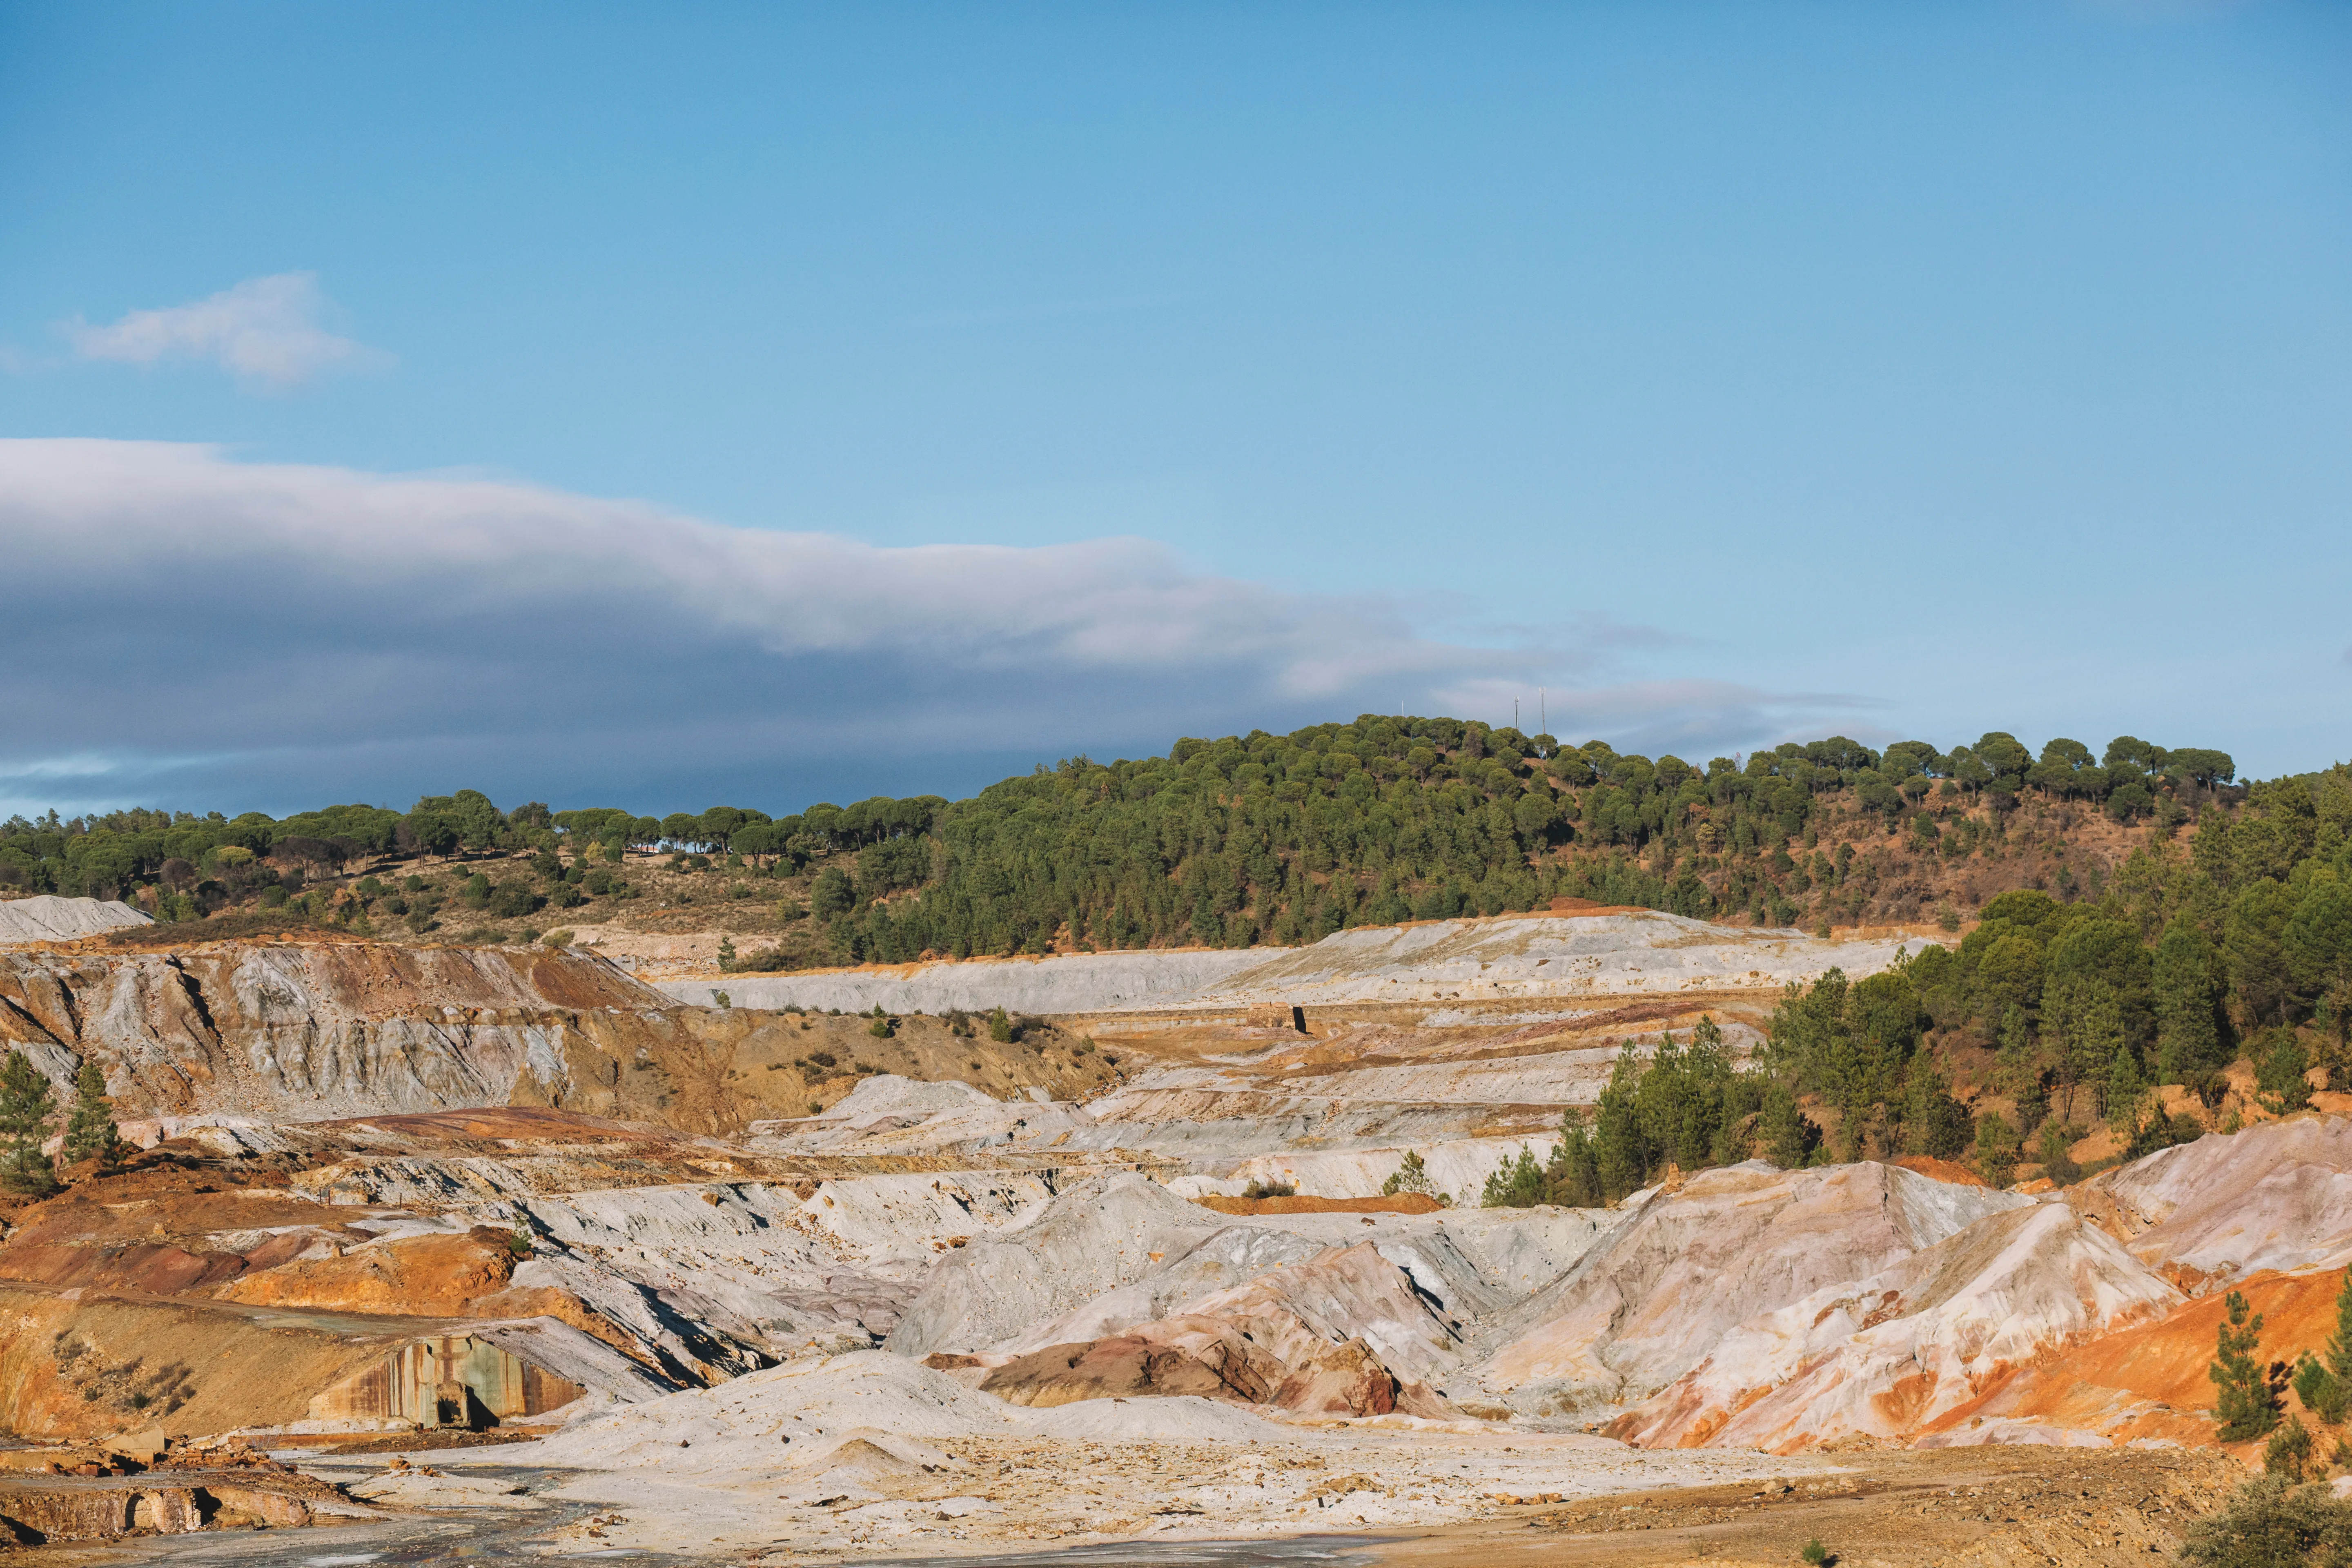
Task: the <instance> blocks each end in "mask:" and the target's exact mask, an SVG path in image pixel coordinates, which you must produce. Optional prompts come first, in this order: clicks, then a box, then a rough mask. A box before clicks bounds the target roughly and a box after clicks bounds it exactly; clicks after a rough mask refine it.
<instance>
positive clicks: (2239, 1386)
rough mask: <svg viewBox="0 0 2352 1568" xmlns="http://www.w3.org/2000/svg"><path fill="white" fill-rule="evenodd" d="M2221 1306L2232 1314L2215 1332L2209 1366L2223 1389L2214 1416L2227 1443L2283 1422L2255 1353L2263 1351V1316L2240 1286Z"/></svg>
mask: <svg viewBox="0 0 2352 1568" xmlns="http://www.w3.org/2000/svg"><path fill="white" fill-rule="evenodd" d="M2222 1306H2223V1307H2224V1309H2225V1310H2227V1311H2228V1313H2229V1317H2228V1319H2227V1320H2226V1321H2224V1322H2223V1323H2222V1324H2221V1328H2220V1330H2219V1331H2218V1332H2217V1333H2216V1335H2215V1339H2214V1351H2213V1364H2212V1365H2211V1366H2210V1367H2208V1368H2206V1370H2205V1375H2206V1376H2207V1377H2209V1378H2210V1379H2211V1380H2212V1382H2213V1386H2214V1388H2215V1389H2216V1390H2217V1391H2218V1394H2217V1397H2216V1398H2215V1399H2214V1401H2213V1420H2214V1423H2215V1425H2216V1426H2218V1427H2219V1428H2220V1430H2219V1431H2217V1432H2216V1433H2215V1434H2214V1436H2218V1437H2220V1438H2221V1441H2222V1442H2224V1443H2243V1442H2246V1441H2248V1440H2250V1439H2252V1438H2255V1437H2259V1436H2263V1434H2264V1433H2266V1432H2268V1431H2269V1430H2270V1429H2271V1428H2272V1427H2273V1426H2277V1425H2278V1402H2277V1398H2276V1396H2275V1395H2273V1394H2272V1393H2271V1386H2270V1383H2269V1380H2268V1379H2266V1378H2265V1377H2264V1376H2263V1363H2262V1360H2261V1358H2260V1357H2259V1356H2258V1355H2257V1354H2256V1352H2258V1351H2260V1350H2261V1349H2262V1342H2263V1315H2262V1314H2261V1313H2260V1312H2256V1311H2254V1310H2252V1308H2251V1307H2249V1306H2248V1305H2247V1302H2246V1298H2245V1297H2244V1296H2243V1295H2242V1294H2241V1293H2240V1292H2238V1291H2236V1290H2232V1291H2231V1292H2230V1294H2229V1297H2228V1299H2227V1300H2225V1301H2223V1303H2222Z"/></svg>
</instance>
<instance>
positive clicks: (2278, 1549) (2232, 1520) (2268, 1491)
mask: <svg viewBox="0 0 2352 1568" xmlns="http://www.w3.org/2000/svg"><path fill="white" fill-rule="evenodd" d="M2347 1552H2352V1503H2342V1502H2338V1501H2336V1499H2335V1498H2334V1497H2333V1496H2332V1495H2331V1494H2330V1493H2329V1491H2328V1489H2326V1487H2324V1486H2290V1485H2288V1484H2287V1483H2286V1481H2284V1479H2281V1478H2279V1477H2276V1476H2263V1477H2260V1478H2258V1479H2254V1480H2251V1481H2248V1482H2247V1483H2246V1484H2245V1485H2244V1486H2242V1487H2240V1488H2239V1489H2237V1491H2236V1492H2235V1493H2234V1494H2232V1495H2231V1499H2230V1501H2229V1503H2228V1505H2227V1506H2225V1507H2224V1508H2222V1509H2221V1510H2220V1511H2219V1512H2217V1513H2210V1514H2208V1515H2206V1516H2205V1517H2204V1518H2203V1519H2200V1520H2198V1521H2195V1522H2194V1523H2192V1524H2191V1525H2189V1530H2188V1532H2187V1540H2185V1541H2184V1542H2182V1544H2181V1548H2180V1560H2181V1561H2182V1562H2183V1563H2197V1564H2201V1565H2203V1568H2305V1564H2309V1563H2341V1562H2343V1561H2345V1559H2346V1554H2347Z"/></svg>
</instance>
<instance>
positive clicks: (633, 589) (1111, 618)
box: [0, 440, 1867, 810]
mask: <svg viewBox="0 0 2352 1568" xmlns="http://www.w3.org/2000/svg"><path fill="white" fill-rule="evenodd" d="M0 549H5V551H6V552H7V553H6V559H7V560H8V561H9V562H10V563H11V564H12V566H13V568H14V570H13V571H12V573H11V574H10V575H11V578H12V579H13V581H14V583H15V584H16V594H15V595H13V600H14V602H13V603H12V604H11V605H10V613H9V614H8V616H6V617H5V619H0V628H5V629H0V650H5V653H6V654H7V657H8V658H9V662H10V667H11V668H13V669H14V670H16V672H18V679H16V680H13V681H10V682H8V683H6V684H5V687H0V807H6V808H10V809H14V808H16V806H18V805H23V804H26V803H30V804H34V805H46V804H52V803H54V804H58V805H61V806H64V807H66V808H68V809H71V808H72V807H74V806H75V805H84V804H115V803H125V802H132V801H136V802H142V803H149V804H169V805H181V806H193V807H195V808H198V809H203V808H208V807H214V806H218V807H220V808H222V809H229V810H236V809H243V808H248V807H253V808H259V809H266V810H283V809H290V808H292V807H294V806H297V805H309V804H317V803H319V802H320V801H324V800H327V799H335V800H346V799H366V800H381V801H385V802H388V803H391V804H395V805H406V804H407V802H408V800H409V799H411V798H413V797H414V796H415V795H416V794H418V793H421V792H425V791H428V790H429V791H435V792H438V791H446V790H447V789H451V788H456V787H461V786H472V787H478V788H483V789H487V790H488V791H490V793H491V794H492V795H493V796H494V797H495V798H499V799H501V800H512V799H520V798H522V797H524V796H526V795H529V796H536V797H539V798H544V799H549V800H551V801H554V802H555V803H556V804H559V805H562V804H572V805H579V804H587V803H590V802H591V801H592V800H607V801H615V802H621V801H625V802H626V803H628V804H631V805H638V806H640V807H641V808H643V809H652V808H654V807H656V806H658V807H660V808H662V809H665V810H667V809H678V808H699V807H700V806H702V805H709V804H711V803H712V802H714V801H719V800H728V801H732V802H735V803H737V804H742V805H761V806H763V807H766V808H768V809H772V810H781V809H796V808H797V807H798V806H800V805H804V804H806V802H807V801H808V800H810V799H814V798H817V797H819V796H825V797H829V798H834V799H837V800H838V799H845V798H852V797H855V796H856V795H860V794H869V793H882V792H887V793H893V794H912V793H917V792H918V791H924V790H938V791H940V792H942V793H960V792H961V791H962V790H966V789H969V788H971V787H974V786H976V785H978V784H982V783H984V782H986V781H987V780H988V779H990V778H992V777H996V776H1000V775H1001V774H1002V773H1004V772H1007V771H1012V770H1014V769H1019V770H1024V771H1025V769H1026V768H1027V767H1028V766H1029V765H1030V764H1031V763H1034V762H1035V761H1038V760H1051V759H1052V758H1054V757H1055V756H1059V755H1064V754H1069V753H1073V752H1078V751H1081V750H1086V751H1090V752H1093V753H1094V754H1097V755H1111V754H1121V753H1124V754H1136V753H1137V752H1141V751H1160V750H1164V749H1165V747H1166V746H1167V745H1168V743H1169V742H1171V740H1172V739H1173V738H1174V737H1176V736H1177V735H1179V734H1222V733H1228V732H1233V731H1247V730H1249V729H1251V728H1254V727H1265V728H1267V729H1287V728H1291V727H1295V726H1297V725H1298V724H1302V723H1308V722H1316V721H1324V720H1329V719H1349V718H1352V717H1353V716H1354V715H1355V714H1357V713H1358V712H1360V711H1367V710H1377V711H1382V712H1396V711H1400V710H1402V711H1415V712H1452V713H1457V714H1464V715H1468V716H1473V717H1486V718H1489V719H1493V718H1502V719H1507V718H1508V717H1509V713H1510V701H1511V700H1512V699H1513V698H1519V699H1521V700H1523V701H1524V702H1525V703H1526V707H1525V715H1526V719H1527V721H1528V727H1529V728H1532V727H1533V720H1534V718H1535V707H1534V703H1533V701H1532V699H1533V697H1534V694H1535V689H1536V688H1537V687H1538V686H1539V685H1542V686H1547V687H1549V692H1550V699H1549V700H1550V710H1549V713H1550V719H1551V723H1552V728H1553V729H1554V730H1555V731H1559V732H1560V733H1562V734H1566V735H1574V736H1579V737H1580V736H1582V735H1584V734H1588V733H1601V734H1604V735H1606V736H1609V737H1611V738H1612V739H1618V740H1622V741H1625V742H1637V743H1644V744H1654V745H1662V746H1663V745H1667V744H1673V745H1680V746H1685V747H1688V748H1691V749H1695V750H1698V751H1701V752H1704V751H1705V750H1706V747H1707V746H1709V745H1718V744H1719V745H1724V746H1729V745H1736V744H1741V743H1747V744H1753V743H1754V742H1756V741H1758V740H1760V739H1764V738H1767V737H1777V736H1778V735H1780V734H1783V733H1787V732H1790V731H1792V730H1799V729H1807V728H1810V729H1811V730H1812V731H1813V732H1820V731H1822V729H1825V728H1829V727H1835V726H1836V725H1837V724H1839V723H1848V724H1850V723H1851V722H1852V720H1853V716H1854V715H1855V714H1857V713H1858V712H1861V711H1863V710H1864V708H1865V707H1866V706H1867V705H1866V704H1864V703H1863V702H1861V701H1860V700H1856V699H1852V698H1843V697H1836V696H1826V697H1823V696H1806V695H1802V694H1800V695H1796V696H1774V695H1772V694H1769V693H1766V692H1762V691H1759V690H1756V689H1752V688H1749V687H1747V686H1744V685H1741V684H1739V683H1738V682H1735V681H1723V680H1679V681H1650V682H1627V681H1619V682H1616V683H1613V684H1612V683H1610V682H1608V681H1606V680H1604V679H1601V677H1602V676H1603V675H1605V674H1606V673H1607V670H1608V668H1609V664H1608V661H1609V660H1610V659H1611V658H1613V657H1614V656H1613V655H1612V653H1611V652H1610V651H1609V649H1608V648H1607V647H1598V648H1596V647H1592V646H1586V645H1582V644H1580V643H1579V642H1578V641H1577V633H1576V632H1575V630H1574V629H1573V628H1570V629H1569V630H1566V631H1564V632H1563V633H1562V634H1561V636H1559V637H1557V638H1553V639H1549V640H1547V639H1544V638H1541V637H1535V636H1532V635H1524V636H1521V637H1518V638H1517V639H1516V640H1514V641H1512V642H1511V643H1510V644H1509V646H1486V647H1482V646H1473V645H1471V644H1469V643H1466V642H1462V641H1445V640H1439V639H1436V638H1433V637H1429V636H1426V635H1424V634H1423V633H1422V632H1421V631H1419V630H1418V629H1416V627H1415V626H1414V625H1413V624H1412V621H1411V620H1410V619H1409V617H1408V616H1406V614H1405V613H1404V612H1403V611H1402V609H1401V608H1400V606H1399V605H1396V604H1395V603H1393V602H1391V601H1389V600H1386V599H1382V598H1374V597H1339V596H1330V595H1310V594H1296V593H1286V592H1282V591H1278V590H1276V589H1273V588H1269V587H1266V586H1264V585H1262V584H1254V583H1248V582H1243V581H1237V580H1234V579H1232V578H1224V577H1216V576H1209V575H1204V574H1199V573H1195V572H1192V571H1189V570H1187V569H1186V568H1185V567H1184V566H1183V565H1182V564H1181V562H1180V561H1179V560H1178V559H1177V557H1176V555H1175V554H1174V553H1173V552H1171V551H1170V550H1168V549H1167V548H1165V547H1163V546H1161V545H1159V544H1156V543H1152V542H1148V541H1143V540H1135V539H1102V540H1095V541H1089V542H1083V543H1076V544H1062V545H1051V546H1045V547H1040V548H1023V549H1014V548H1001V547H991V546H981V545H932V546H922V547H916V548H897V549H884V548H878V547H876V546H872V545H867V544H864V543H860V542H856V541H854V540H850V539H845V538H841V537H838V536H835V535H829V534H821V533H788V532H779V531H763V530H755V529H743V528H730V527H723V526H719V525H717V524H713V523H710V522H707V521H699V520H697V519H694V518H691V517H684V516H679V515H677V514H676V513H674V512H669V511H665V510H661V509H659V508H656V507H653V506H648V505H644V504H640V503H635V502H629V501H614V500H596V499H592V498H587V497H583V496H578V495H571V494H566V493H563V492H561V491H556V490H551V489H539V488H534V487H530V486H527V485H521V484H515V483H509V482H500V481H492V480H485V479H467V478H448V477H435V476H424V477H390V476H383V475H377V474H368V473H360V472H353V471H351V470H347V469H337V468H300V467H290V466H283V465H263V464H248V463H240V462H236V461H234V460H232V459H230V458H227V457H226V456H224V455H223V454H222V453H220V452H219V451H217V450H215V449H212V448H208V447H190V446H173V445H163V444H152V443H132V442H116V441H98V440H23V441H0ZM36 585H38V586H37V587H36ZM1621 635H1622V629H1621V628H1612V629H1608V630H1606V631H1604V633H1603V634H1602V635H1601V640H1602V641H1603V642H1604V643H1605V642H1608V641H1611V640H1612V639H1615V638H1617V637H1620V636H1621Z"/></svg>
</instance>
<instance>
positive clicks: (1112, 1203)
mask: <svg viewBox="0 0 2352 1568" xmlns="http://www.w3.org/2000/svg"><path fill="white" fill-rule="evenodd" d="M1224 1223H1225V1222H1224V1221H1223V1219H1222V1218H1220V1217H1219V1216H1218V1215H1213V1214H1211V1213H1209V1212H1208V1211H1207V1210H1205V1209H1202V1208H1199V1207H1196V1206H1194V1205H1192V1204H1188V1203H1186V1202H1185V1201H1184V1200H1183V1199H1181V1198H1179V1197H1177V1196H1175V1195H1174V1194H1171V1193H1170V1192H1169V1191H1168V1190H1167V1189H1166V1188H1164V1187H1161V1186H1159V1185H1157V1184H1154V1183H1152V1182H1150V1181H1149V1180H1146V1179H1145V1178H1144V1177H1142V1176H1139V1175H1137V1174H1136V1173H1133V1172H1131V1171H1122V1172H1118V1173H1112V1174H1109V1175H1102V1176H1089V1177H1087V1179H1086V1180H1084V1181H1082V1182H1080V1183H1078V1184H1076V1185H1074V1186H1071V1187H1068V1188H1066V1189H1065V1190H1063V1191H1062V1192H1060V1193H1058V1194H1055V1197H1054V1200H1053V1202H1052V1203H1050V1204H1048V1205H1045V1207H1044V1208H1043V1209H1042V1210H1040V1211H1039V1212H1037V1213H1036V1214H1035V1215H1033V1216H1030V1217H1028V1218H1026V1219H1024V1221H1023V1222H1022V1223H1020V1224H1018V1225H1015V1226H1009V1227H1007V1228H1006V1229H1004V1230H1002V1231H1000V1232H998V1233H996V1234H995V1235H993V1236H989V1237H974V1238H973V1239H972V1240H971V1242H970V1243H969V1244H967V1245H966V1246H964V1247H961V1248H958V1249H956V1250H954V1251H952V1252H950V1253H949V1254H948V1255H947V1256H946V1257H945V1258H943V1259H941V1261H940V1265H939V1267H938V1268H936V1269H935V1270H933V1271H932V1273H931V1276H930V1278H929V1280H928V1281H927V1282H926V1283H925V1285H924V1286H923V1290H922V1294H921V1295H919V1296H918V1297H917V1298H916V1299H915V1301H914V1303H913V1304H912V1305H911V1306H909V1307H908V1309H907V1314H906V1316H905V1317H904V1318H903V1319H901V1320H900V1321H899V1323H898V1327H897V1328H896V1329H894V1330H892V1331H891V1333H890V1338H889V1341H888V1346H889V1348H890V1349H891V1350H893V1351H895V1352H898V1353H899V1354H901V1355H908V1356H921V1355H928V1354H929V1353H931V1352H937V1351H974V1350H979V1349H981V1348H982V1347H984V1346H988V1345H993V1344H997V1343H1000V1342H1003V1341H1006V1340H1009V1339H1011V1338H1013V1336H1014V1335H1016V1334H1019V1333H1022V1332H1023V1331H1025V1330H1027V1329H1029V1328H1030V1327H1031V1326H1033V1325H1034V1324H1036V1323H1040V1322H1043V1321H1045V1320H1047V1319H1050V1318H1052V1317H1055V1316H1056V1315H1057V1314H1059V1313H1062V1312H1066V1311H1067V1310H1070V1309H1071V1308H1073V1307H1076V1306H1077V1305H1079V1304H1080V1303H1081V1302H1084V1301H1086V1300H1090V1299H1092V1298H1094V1297H1096V1296H1099V1295H1101V1294H1102V1293H1103V1292H1104V1291H1106V1290H1109V1289H1114V1288H1116V1287H1118V1286H1120V1285H1126V1284H1130V1283H1132V1282H1133V1281H1135V1280H1137V1279H1141V1278H1142V1277H1143V1276H1144V1275H1146V1274H1148V1273H1150V1271H1151V1270H1152V1269H1154V1268H1157V1267H1159V1266H1160V1264H1162V1263H1164V1262H1166V1261H1167V1260H1168V1259H1169V1258H1174V1257H1178V1256H1181V1255H1182V1254H1183V1253H1186V1252H1189V1251H1191V1250H1192V1247H1195V1246H1196V1245H1198V1244H1199V1243H1200V1242H1201V1241H1202V1239H1204V1238H1205V1237H1207V1236H1208V1235H1209V1233H1210V1232H1212V1231H1214V1230H1218V1229H1221V1228H1223V1225H1224Z"/></svg>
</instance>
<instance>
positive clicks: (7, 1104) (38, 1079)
mask: <svg viewBox="0 0 2352 1568" xmlns="http://www.w3.org/2000/svg"><path fill="white" fill-rule="evenodd" d="M49 1111H50V1097H49V1080H48V1079H45V1078H43V1077H42V1076H41V1074H40V1070H39V1069H38V1068H36V1067H34V1066H33V1062H32V1058H29V1057H27V1056H26V1055H25V1053H24V1052H22V1051H16V1050H12V1051H10V1052H9V1053H8V1059H7V1061H6V1062H5V1064H0V1184H5V1185H7V1186H8V1187H9V1188H10V1189H11V1190H13V1191H16V1192H19V1193H29V1194H33V1195H35V1196H37V1197H46V1196H47V1194H50V1193H53V1192H56V1191H57V1190H58V1173H57V1168H56V1167H55V1166H53V1165H52V1164H50V1163H49V1157H48V1156H47V1154H44V1153H42V1152H41V1143H42V1142H43V1140H44V1139H45V1138H46V1137H47V1134H48V1131H49Z"/></svg>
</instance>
